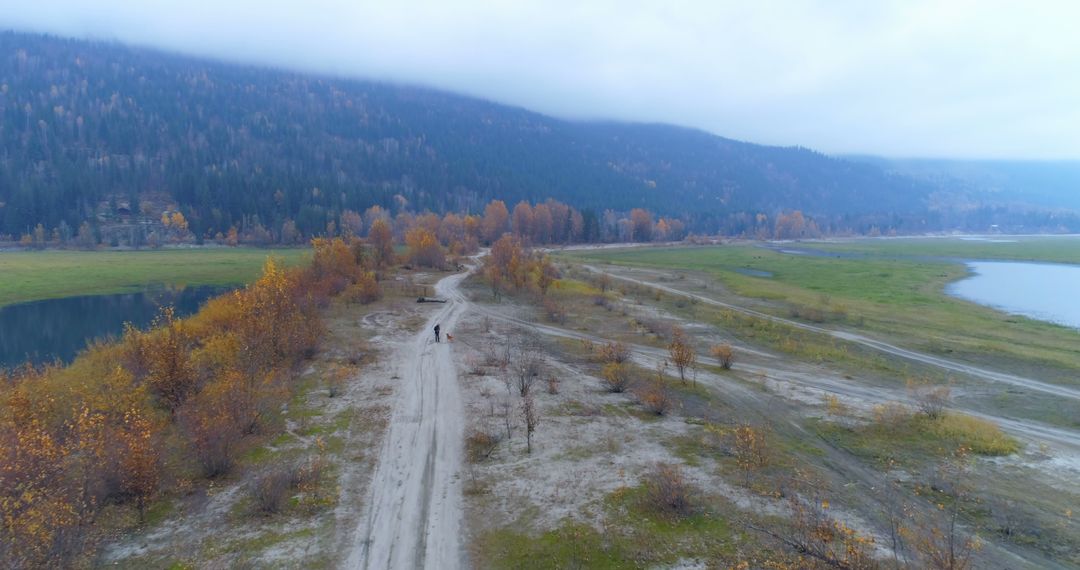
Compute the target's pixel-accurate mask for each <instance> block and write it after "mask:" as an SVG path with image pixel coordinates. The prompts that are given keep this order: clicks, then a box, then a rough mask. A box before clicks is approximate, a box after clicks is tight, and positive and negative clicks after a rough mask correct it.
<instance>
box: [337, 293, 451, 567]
mask: <svg viewBox="0 0 1080 570" xmlns="http://www.w3.org/2000/svg"><path fill="white" fill-rule="evenodd" d="M465 275H466V274H464V273H459V274H455V275H451V276H449V277H445V278H443V279H442V280H440V281H439V282H438V283H437V284H436V285H435V292H436V294H437V295H439V296H441V297H445V298H447V299H448V301H447V304H446V305H445V306H443V307H442V308H440V309H439V310H438V311H437V312H436V313H435V314H434V315H432V316H431V317H430V318H429V319H428V320H427V322H426V323H425V325H424V327H423V329H422V330H421V331H420V332H418V333H417V334H416V336H415V337H414V338H413V340H412V341H411V342H410V343H409V344H408V346H407V347H406V348H405V349H404V350H402V351H399V353H398V354H395V355H393V356H392V358H395V359H396V360H397V361H398V362H402V363H404V365H405V367H404V370H405V372H404V374H403V376H402V378H401V383H400V386H399V387H398V390H397V392H398V393H397V394H396V396H395V398H396V400H395V403H394V408H393V411H392V412H391V417H390V425H389V427H388V429H387V434H386V438H385V440H384V442H383V447H382V450H381V451H380V454H379V460H378V463H377V466H376V471H375V475H374V478H373V479H372V484H371V489H370V491H369V493H368V501H367V504H366V509H367V513H366V516H365V517H364V518H363V520H362V522H361V523H360V525H359V526H358V528H357V529H356V533H355V539H354V541H353V544H352V552H351V553H350V556H349V558H348V563H347V567H348V568H379V569H382V568H410V569H411V568H438V569H451V570H452V569H455V568H460V567H462V566H464V565H465V563H464V550H463V548H462V540H461V536H462V496H461V469H462V465H463V460H462V456H463V422H464V420H463V413H464V411H463V410H464V408H463V406H462V401H461V393H460V389H459V387H458V383H457V382H458V377H457V369H456V367H455V364H454V360H453V358H452V356H451V353H450V350H451V345H450V344H449V343H439V344H436V343H435V342H434V340H435V339H434V335H433V334H432V332H431V331H432V327H434V326H435V324H436V323H438V324H440V325H441V326H442V330H443V331H445V332H450V331H452V330H453V328H454V326H455V324H456V323H457V321H458V319H459V318H460V317H461V315H462V314H463V313H465V312H466V311H467V310H468V308H469V302H468V301H467V300H466V299H465V298H464V297H463V296H462V295H461V294H460V293H458V292H457V287H458V284H459V283H460V282H461V280H462V279H464V278H465Z"/></svg>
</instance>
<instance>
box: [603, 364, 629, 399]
mask: <svg viewBox="0 0 1080 570" xmlns="http://www.w3.org/2000/svg"><path fill="white" fill-rule="evenodd" d="M600 380H601V382H602V383H603V384H604V388H605V389H607V391H608V392H614V393H618V392H625V391H626V389H627V388H628V387H629V386H630V370H629V367H628V366H626V364H623V363H621V362H609V363H607V364H605V365H604V368H603V369H602V370H601V371H600Z"/></svg>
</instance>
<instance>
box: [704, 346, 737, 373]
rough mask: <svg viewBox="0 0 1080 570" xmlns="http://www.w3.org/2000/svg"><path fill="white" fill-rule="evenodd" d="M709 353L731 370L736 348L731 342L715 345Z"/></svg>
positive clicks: (725, 368) (721, 364)
mask: <svg viewBox="0 0 1080 570" xmlns="http://www.w3.org/2000/svg"><path fill="white" fill-rule="evenodd" d="M709 353H710V354H712V356H713V358H715V359H716V362H717V363H718V364H719V365H720V368H723V369H724V370H731V365H732V364H734V363H735V349H734V348H732V347H731V345H730V344H727V343H725V344H717V345H713V347H712V348H710V349H709Z"/></svg>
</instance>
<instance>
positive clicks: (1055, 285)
mask: <svg viewBox="0 0 1080 570" xmlns="http://www.w3.org/2000/svg"><path fill="white" fill-rule="evenodd" d="M968 267H969V268H971V270H972V271H973V272H974V273H975V274H974V275H972V276H971V277H968V278H966V279H962V280H960V281H957V282H956V283H953V284H951V285H949V287H948V288H947V289H946V291H947V292H948V293H949V294H950V295H954V296H956V297H960V298H962V299H966V300H968V301H974V302H976V303H979V304H981V305H987V306H989V307H993V308H995V309H998V310H1000V311H1004V312H1006V313H1012V314H1017V315H1024V316H1026V317H1031V318H1033V319H1039V320H1043V321H1050V322H1053V323H1058V324H1061V325H1065V326H1069V327H1074V328H1080V294H1078V293H1080V266H1078V265H1065V264H1057V263H1023V262H1013V261H973V262H969V263H968Z"/></svg>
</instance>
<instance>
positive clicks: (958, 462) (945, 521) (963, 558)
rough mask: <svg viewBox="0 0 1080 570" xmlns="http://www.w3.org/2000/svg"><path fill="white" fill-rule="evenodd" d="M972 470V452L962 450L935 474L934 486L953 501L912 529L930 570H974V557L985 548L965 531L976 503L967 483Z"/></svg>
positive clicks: (941, 465)
mask: <svg viewBox="0 0 1080 570" xmlns="http://www.w3.org/2000/svg"><path fill="white" fill-rule="evenodd" d="M969 468H970V451H969V450H968V449H967V448H964V447H961V448H960V449H958V450H957V451H956V452H955V453H954V454H953V456H952V457H950V458H948V459H946V460H945V461H943V462H942V463H941V464H940V465H939V466H938V467H937V469H936V470H935V472H934V481H933V482H932V483H931V487H932V488H934V489H940V490H941V491H942V492H945V493H947V494H948V495H950V496H951V497H952V501H951V502H949V504H948V505H946V506H943V507H942V508H940V509H939V510H938V511H934V510H932V509H931V510H930V511H929V512H928V513H925V514H924V516H923V520H922V521H921V523H917V524H916V525H914V528H913V529H912V534H913V535H914V536H912V538H911V541H910V542H911V543H912V545H913V547H914V549H915V552H916V554H917V555H918V557H919V558H920V559H921V561H922V563H923V564H924V565H925V567H927V568H941V569H942V570H966V569H968V568H971V565H972V557H973V555H974V554H975V551H976V550H978V549H979V547H980V545H981V543H980V542H979V538H978V537H977V536H970V535H968V534H967V533H965V532H963V530H962V529H961V520H962V519H963V517H964V516H965V514H970V513H968V512H967V511H968V509H969V508H970V507H971V502H972V501H973V498H972V496H971V491H970V489H969V488H968V485H967V481H966V478H967V474H968V470H969Z"/></svg>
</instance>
